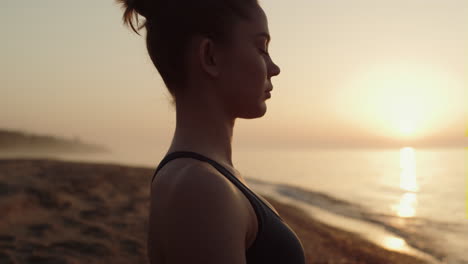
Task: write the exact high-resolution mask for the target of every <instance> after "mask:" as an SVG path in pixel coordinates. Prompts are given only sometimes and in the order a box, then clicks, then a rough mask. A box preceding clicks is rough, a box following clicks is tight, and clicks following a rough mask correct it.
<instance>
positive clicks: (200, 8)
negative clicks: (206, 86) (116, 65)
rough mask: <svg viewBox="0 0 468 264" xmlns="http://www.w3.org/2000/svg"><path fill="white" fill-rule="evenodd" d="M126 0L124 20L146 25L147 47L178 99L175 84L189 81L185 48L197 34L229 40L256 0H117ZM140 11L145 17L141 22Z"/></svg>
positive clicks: (256, 2)
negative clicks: (139, 18)
mask: <svg viewBox="0 0 468 264" xmlns="http://www.w3.org/2000/svg"><path fill="white" fill-rule="evenodd" d="M116 1H117V2H118V3H122V4H123V8H125V12H124V14H123V21H124V24H126V25H127V26H128V25H130V27H131V28H132V29H133V31H135V33H137V34H138V35H140V34H139V33H138V31H139V30H140V29H142V28H143V27H144V28H146V32H147V35H146V48H147V49H148V53H149V55H150V58H151V60H152V61H153V64H154V65H155V66H156V69H157V70H158V72H159V74H160V75H161V77H162V79H163V81H164V83H165V84H166V87H167V88H168V90H169V92H170V93H171V95H172V97H173V99H175V91H174V87H177V88H179V89H180V88H181V87H184V86H185V85H186V81H187V69H186V60H185V58H186V50H187V45H188V43H189V41H190V40H191V38H192V37H193V36H195V35H202V36H207V37H210V38H211V39H212V40H213V41H215V42H218V43H220V44H225V43H229V41H230V40H231V39H230V32H231V29H232V27H233V26H234V24H235V23H236V22H237V21H238V20H239V19H241V18H243V19H250V12H249V11H250V8H252V7H257V6H258V5H259V4H258V1H257V0H116ZM138 14H139V15H141V16H143V17H145V21H144V23H143V24H142V25H141V26H139V27H138V30H137V29H135V27H134V25H133V19H134V18H135V20H136V24H137V26H138V24H139V20H138Z"/></svg>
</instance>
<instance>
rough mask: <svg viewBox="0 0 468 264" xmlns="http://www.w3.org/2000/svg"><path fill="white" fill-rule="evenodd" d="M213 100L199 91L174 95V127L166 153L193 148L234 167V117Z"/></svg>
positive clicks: (191, 149)
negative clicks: (183, 95) (175, 98)
mask: <svg viewBox="0 0 468 264" xmlns="http://www.w3.org/2000/svg"><path fill="white" fill-rule="evenodd" d="M213 102H217V101H216V100H213V99H209V98H207V97H206V96H205V97H203V96H202V95H201V93H199V94H191V95H190V96H186V97H179V98H177V103H176V129H175V132H174V137H173V140H172V143H171V147H170V148H169V151H168V153H169V152H174V151H193V152H197V153H200V154H201V155H204V156H207V157H209V158H211V159H214V160H216V161H217V162H219V163H222V164H224V165H228V166H231V167H234V166H233V164H232V136H233V128H234V123H235V119H234V118H229V117H228V115H227V114H226V113H225V111H224V110H223V108H222V107H220V106H219V105H216V104H215V103H213Z"/></svg>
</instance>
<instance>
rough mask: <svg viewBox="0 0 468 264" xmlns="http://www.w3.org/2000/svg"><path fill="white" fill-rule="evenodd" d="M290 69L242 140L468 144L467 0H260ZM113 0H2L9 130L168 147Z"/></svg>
mask: <svg viewBox="0 0 468 264" xmlns="http://www.w3.org/2000/svg"><path fill="white" fill-rule="evenodd" d="M261 5H262V7H263V8H264V10H265V12H266V14H267V16H268V20H269V29H270V33H271V35H272V41H271V43H270V47H269V51H270V54H271V56H272V58H273V60H274V61H275V62H276V63H277V64H278V65H279V66H280V67H281V70H282V72H281V74H280V75H279V76H277V77H273V78H272V82H273V85H274V90H273V92H272V97H271V98H270V99H268V100H267V107H268V110H267V113H266V115H265V116H264V117H262V118H260V119H252V120H243V119H238V120H237V121H236V126H235V130H234V144H235V146H249V147H265V146H270V147H271V146H275V147H276V146H277V147H286V146H287V147H296V146H300V147H313V146H338V147H376V146H395V147H400V146H423V145H425V146H460V147H466V146H468V136H467V135H466V133H467V132H466V131H467V129H468V104H467V102H468V87H467V83H468V67H467V64H468V59H467V58H468V48H467V47H468V27H467V25H468V15H467V14H468V1H466V0H443V1H442V0H437V1H435V0H392V1H375V0H352V1H349V0H320V1H316V0H315V1H311V0H297V1H280V0H263V1H261ZM121 19H122V10H121V9H120V7H119V6H118V5H117V4H116V3H114V1H113V0H106V1H96V0H80V1H69V0H60V1H59V0H56V1H52V0H42V1H25V0H4V1H1V3H0V21H1V23H0V30H1V35H2V42H1V44H0V45H1V46H0V47H1V48H0V56H1V58H2V59H1V63H0V67H1V68H0V70H1V72H2V78H0V94H1V96H0V128H5V129H18V130H25V131H30V132H35V133H43V134H52V135H57V136H65V137H79V138H80V139H82V140H84V141H90V142H94V143H102V144H105V145H107V146H110V147H111V148H113V147H115V148H125V147H127V146H136V147H138V146H146V147H148V146H155V147H167V146H168V145H169V143H170V139H171V138H172V133H173V131H174V127H175V112H174V110H173V109H172V107H171V106H170V104H169V101H170V100H169V93H168V92H167V91H166V88H165V87H164V85H163V82H162V80H161V78H160V76H159V74H158V73H157V71H156V69H155V68H154V66H153V64H152V62H151V61H150V59H149V56H148V54H147V51H146V48H145V44H144V36H145V34H146V33H145V31H144V30H142V31H141V34H142V36H138V35H136V34H134V33H133V32H132V31H131V30H130V29H129V28H127V27H125V26H123V25H122V20H121Z"/></svg>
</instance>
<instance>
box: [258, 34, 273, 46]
mask: <svg viewBox="0 0 468 264" xmlns="http://www.w3.org/2000/svg"><path fill="white" fill-rule="evenodd" d="M259 36H261V37H265V38H266V39H267V43H269V42H270V40H271V37H270V35H269V34H268V33H266V32H260V33H258V34H257V37H259Z"/></svg>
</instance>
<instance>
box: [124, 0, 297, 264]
mask: <svg viewBox="0 0 468 264" xmlns="http://www.w3.org/2000/svg"><path fill="white" fill-rule="evenodd" d="M118 1H119V2H122V3H123V4H124V7H125V13H124V22H125V23H126V24H127V25H128V24H130V26H131V27H132V29H133V30H134V31H135V32H136V33H137V34H138V32H137V30H135V28H134V26H133V23H132V21H133V18H134V17H135V18H136V22H137V24H138V14H139V15H141V16H144V17H145V19H146V20H145V23H144V24H143V26H141V27H139V28H138V29H141V28H143V27H145V29H146V31H147V36H146V45H147V49H148V53H149V55H150V57H151V59H152V61H153V63H154V65H155V66H156V68H157V70H158V71H159V73H160V75H161V77H162V79H163V80H164V83H165V84H166V87H167V88H168V90H169V92H170V93H171V95H172V99H173V102H172V103H173V104H174V105H175V107H176V118H177V122H176V129H175V133H174V137H173V140H172V143H171V145H170V147H169V150H168V152H167V153H166V156H165V157H164V159H163V160H162V161H161V162H160V164H159V166H158V168H157V169H156V172H155V174H154V176H153V180H152V183H151V206H150V216H149V233H148V235H149V236H148V248H147V250H148V257H149V260H150V262H151V263H158V264H159V263H161V264H163V263H168V264H179V263H180V264H186V263H191V264H198V263H200V264H201V263H203V264H211V263H212V264H214V263H217V264H218V263H224V264H242V263H249V264H253V263H288V264H296V263H301V264H302V263H305V260H304V251H303V247H302V244H301V242H300V240H299V239H298V237H297V236H296V234H295V233H294V231H293V230H292V229H291V228H290V227H289V226H288V225H287V224H286V223H285V222H283V220H282V219H281V218H280V216H279V215H278V213H277V212H276V211H275V210H274V208H273V207H272V206H271V205H269V204H268V202H267V201H265V200H264V199H262V198H260V196H259V195H256V194H255V193H253V192H252V191H251V190H250V188H248V187H247V184H246V183H245V181H244V179H243V177H242V175H241V174H240V173H239V172H238V171H237V170H236V169H235V168H234V165H233V164H232V158H231V153H232V151H231V142H232V135H233V128H234V123H235V120H236V118H248V119H252V118H259V117H262V116H263V115H264V114H265V112H266V104H265V101H266V100H267V99H268V98H269V97H270V91H271V90H272V87H273V86H272V83H271V77H273V76H276V75H278V74H279V73H280V69H279V67H278V66H277V65H275V64H274V63H273V61H272V60H271V58H270V56H269V54H268V43H269V41H270V36H269V30H268V24H267V18H266V15H265V13H264V11H263V10H262V8H261V7H260V6H259V4H258V3H257V1H256V0H224V1H220V0H199V1H195V0H171V1H169V0H165V1H162V0H159V1H158V0H154V1H152V0H118ZM156 176H157V177H156Z"/></svg>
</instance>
